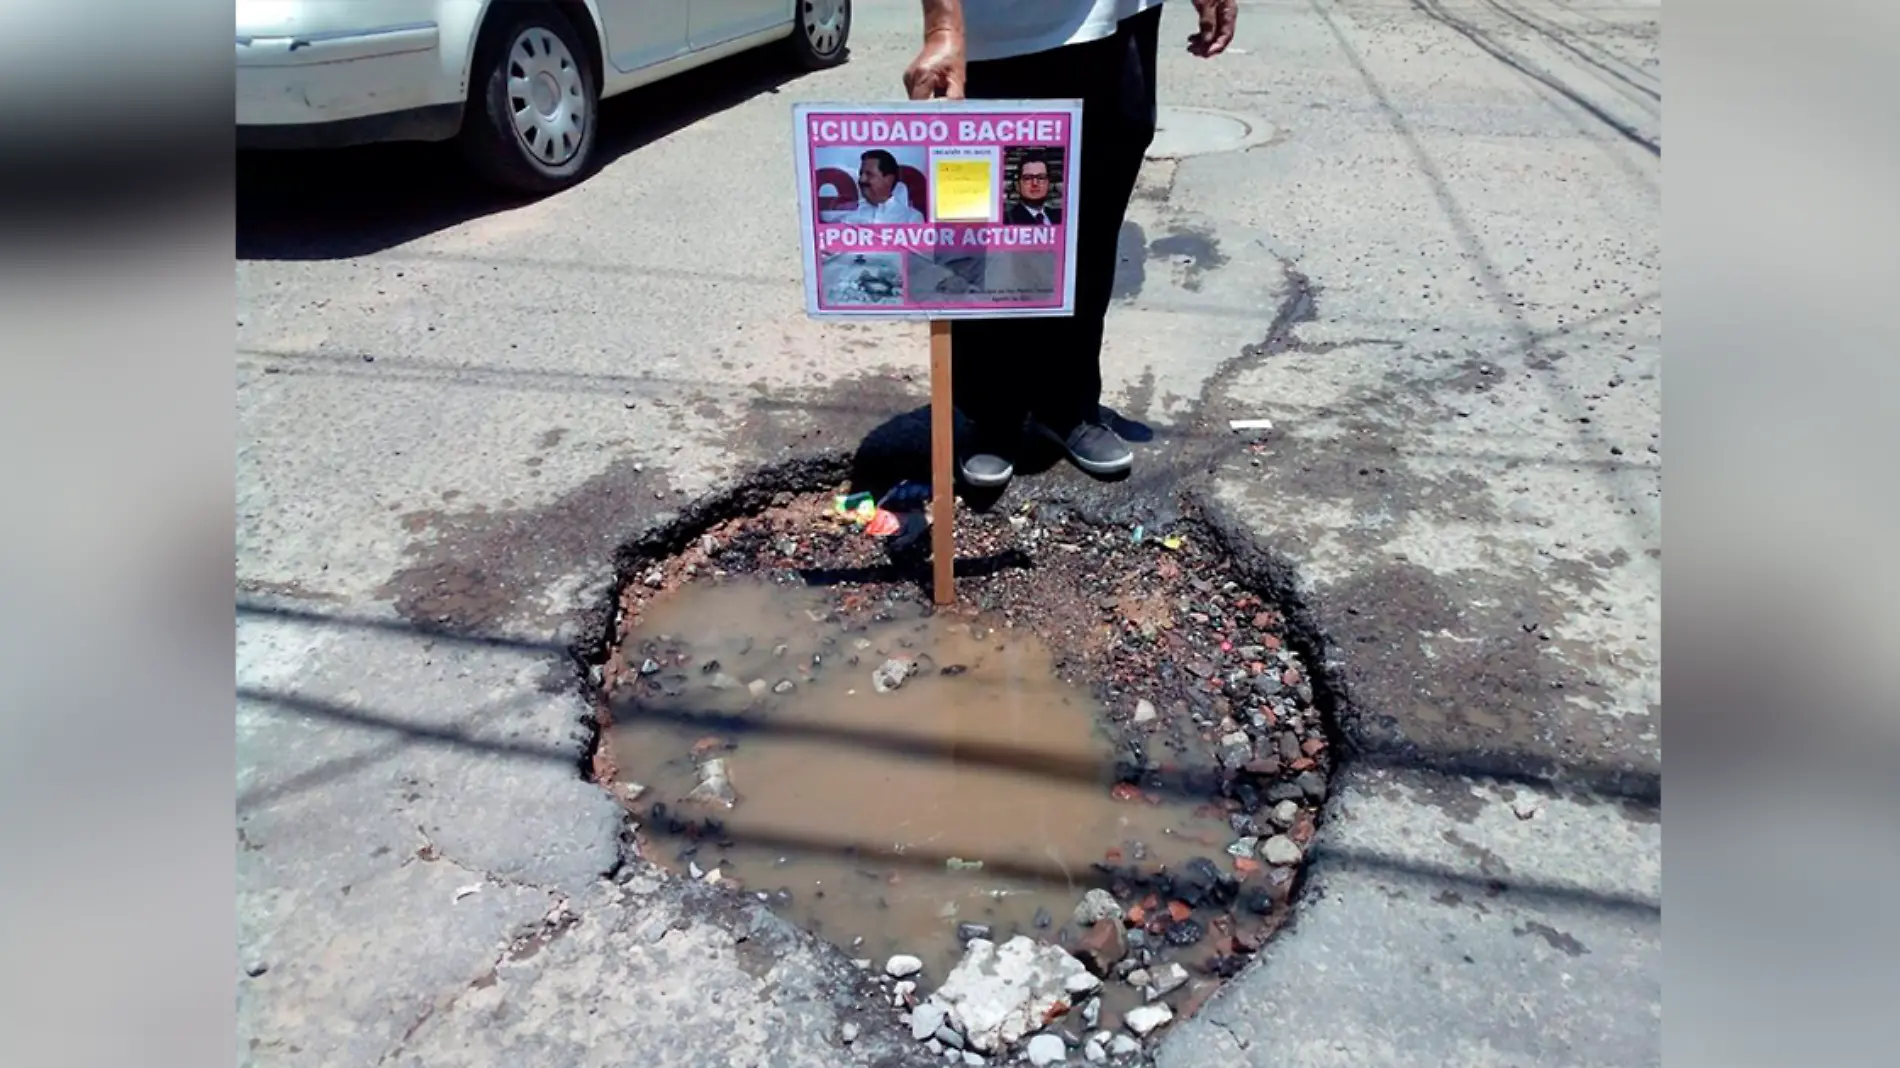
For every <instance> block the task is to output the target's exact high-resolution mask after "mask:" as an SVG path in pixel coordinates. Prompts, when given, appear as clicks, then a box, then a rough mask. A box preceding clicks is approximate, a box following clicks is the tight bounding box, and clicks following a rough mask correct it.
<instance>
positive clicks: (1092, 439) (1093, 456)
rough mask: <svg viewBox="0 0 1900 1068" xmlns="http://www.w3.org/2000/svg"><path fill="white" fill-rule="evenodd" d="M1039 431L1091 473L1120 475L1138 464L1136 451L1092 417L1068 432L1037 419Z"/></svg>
mask: <svg viewBox="0 0 1900 1068" xmlns="http://www.w3.org/2000/svg"><path fill="white" fill-rule="evenodd" d="M1033 422H1034V426H1035V430H1036V433H1038V434H1041V435H1042V436H1043V437H1045V438H1048V439H1049V440H1050V441H1053V442H1055V443H1056V444H1058V445H1060V446H1062V450H1063V451H1064V452H1066V453H1068V454H1069V459H1070V460H1071V461H1073V462H1074V463H1075V466H1077V467H1079V468H1081V469H1082V470H1084V471H1087V472H1088V473H1089V474H1091V475H1102V476H1107V475H1119V474H1121V473H1123V472H1125V471H1127V470H1128V469H1129V468H1131V467H1133V466H1135V454H1134V453H1133V452H1132V451H1130V450H1129V448H1128V443H1127V442H1125V441H1123V440H1122V439H1121V438H1120V437H1119V436H1117V435H1116V433H1115V432H1114V431H1113V430H1110V429H1109V428H1108V427H1107V426H1105V425H1103V424H1101V423H1098V422H1095V421H1093V420H1090V421H1086V422H1081V423H1077V424H1076V425H1075V429H1073V430H1071V431H1069V432H1068V433H1066V434H1062V433H1058V432H1056V431H1054V430H1051V429H1050V428H1049V427H1047V426H1045V425H1044V424H1043V423H1042V422H1041V421H1040V420H1035V421H1033Z"/></svg>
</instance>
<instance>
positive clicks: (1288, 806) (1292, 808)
mask: <svg viewBox="0 0 1900 1068" xmlns="http://www.w3.org/2000/svg"><path fill="white" fill-rule="evenodd" d="M1269 818H1270V819H1272V820H1273V825H1274V826H1276V827H1291V826H1293V821H1294V820H1296V819H1299V818H1300V806H1299V805H1298V804H1296V803H1294V802H1292V801H1282V802H1280V803H1279V804H1277V805H1275V806H1273V812H1272V813H1271V814H1270V815H1269Z"/></svg>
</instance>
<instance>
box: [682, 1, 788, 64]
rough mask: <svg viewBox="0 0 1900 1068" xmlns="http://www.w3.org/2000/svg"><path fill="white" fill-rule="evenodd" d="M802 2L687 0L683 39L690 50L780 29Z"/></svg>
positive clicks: (684, 5)
mask: <svg viewBox="0 0 1900 1068" xmlns="http://www.w3.org/2000/svg"><path fill="white" fill-rule="evenodd" d="M803 2H804V0H687V2H686V3H685V4H683V5H681V6H683V7H685V8H687V9H688V10H689V11H690V12H691V15H690V17H689V18H690V25H689V26H688V29H687V37H688V40H689V41H690V42H691V44H692V46H693V50H694V51H698V50H700V49H702V48H711V47H713V46H714V45H721V44H724V43H726V42H727V41H730V40H732V39H733V38H735V37H744V36H746V35H747V34H752V33H758V32H760V31H761V30H768V29H771V28H772V27H774V26H783V25H784V24H785V23H787V22H789V21H790V20H791V18H792V12H793V11H794V10H795V9H796V8H797V7H798V5H799V4H802V3H803Z"/></svg>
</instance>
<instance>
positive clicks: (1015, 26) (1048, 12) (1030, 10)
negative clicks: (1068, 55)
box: [963, 0, 1161, 60]
mask: <svg viewBox="0 0 1900 1068" xmlns="http://www.w3.org/2000/svg"><path fill="white" fill-rule="evenodd" d="M1160 4H1161V0H963V34H964V46H965V48H966V52H965V56H966V58H968V59H975V60H982V59H1007V58H1009V57H1010V56H1026V55H1029V54H1031V53H1033V52H1046V51H1048V50H1049V49H1051V48H1060V47H1062V46H1063V45H1069V44H1081V43H1082V42H1084V41H1099V40H1101V39H1102V38H1104V37H1111V36H1114V33H1115V24H1116V23H1118V22H1120V21H1121V20H1123V19H1125V18H1128V17H1129V16H1131V15H1139V14H1140V13H1142V12H1143V11H1146V10H1148V9H1149V8H1151V7H1159V6H1160Z"/></svg>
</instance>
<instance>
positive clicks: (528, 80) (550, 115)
mask: <svg viewBox="0 0 1900 1068" xmlns="http://www.w3.org/2000/svg"><path fill="white" fill-rule="evenodd" d="M496 12H497V14H498V15H499V17H498V18H497V19H496V20H495V21H493V22H491V23H490V24H489V25H487V26H485V27H484V28H483V30H482V36H481V41H480V43H479V44H478V45H477V47H476V49H475V62H474V65H473V67H472V68H471V77H470V80H469V111H468V117H467V119H466V121H464V122H463V124H462V135H461V143H462V150H463V152H464V154H465V155H467V157H468V159H469V162H470V163H471V164H472V165H473V166H474V167H475V169H476V170H477V171H478V172H480V173H481V175H482V176H483V177H484V178H486V179H488V180H489V181H491V182H494V183H495V184H497V185H501V186H504V187H506V188H509V189H513V190H516V191H519V192H523V193H531V194H536V195H539V194H545V193H553V192H556V191H558V190H561V189H564V188H566V187H567V186H570V185H572V184H574V183H575V182H577V181H579V180H580V179H581V178H583V177H585V176H586V174H587V171H588V168H589V167H591V166H592V165H593V162H594V142H595V139H596V130H597V128H598V126H599V123H600V85H599V79H598V78H597V77H596V76H595V73H594V64H593V63H592V62H590V61H589V58H588V54H587V47H586V44H585V43H584V40H583V38H582V37H581V35H580V34H579V32H577V31H576V30H575V29H574V24H573V23H572V22H569V21H568V19H567V17H566V16H565V15H563V14H561V12H560V10H559V9H557V8H556V7H555V6H554V5H553V4H533V5H529V4H502V5H497V6H496Z"/></svg>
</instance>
